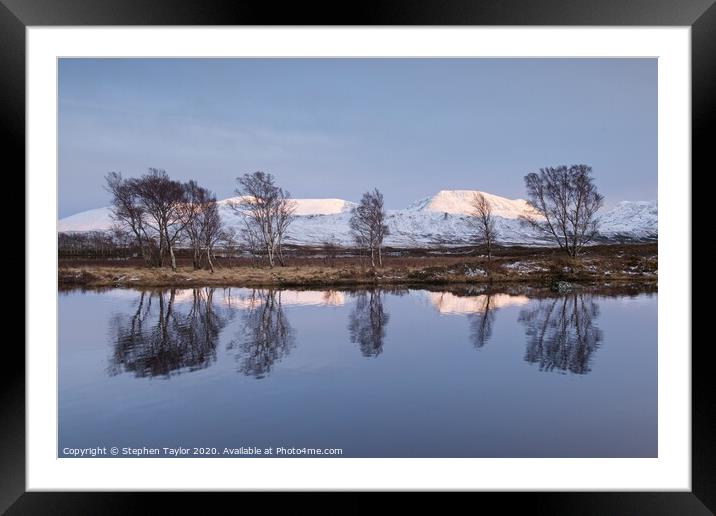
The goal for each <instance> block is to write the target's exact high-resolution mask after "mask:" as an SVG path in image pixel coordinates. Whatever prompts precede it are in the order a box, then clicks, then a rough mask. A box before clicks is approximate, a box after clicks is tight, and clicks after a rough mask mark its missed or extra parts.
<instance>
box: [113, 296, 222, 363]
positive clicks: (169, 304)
mask: <svg viewBox="0 0 716 516" xmlns="http://www.w3.org/2000/svg"><path fill="white" fill-rule="evenodd" d="M214 290H215V289H213V288H205V289H186V290H177V289H172V290H169V291H155V292H144V291H142V292H140V293H139V298H138V300H137V306H136V309H135V311H134V313H131V314H119V315H115V316H114V317H113V318H112V320H111V322H110V328H111V334H112V339H113V342H114V346H113V354H112V356H111V357H110V360H109V368H108V372H109V374H110V375H112V376H114V375H117V374H120V373H122V372H131V373H134V375H135V376H137V377H153V376H167V377H168V376H171V375H172V374H174V373H178V372H179V371H181V370H184V369H187V370H190V371H192V370H196V369H202V368H205V367H207V366H208V365H210V364H211V363H212V362H213V361H214V360H216V345H217V342H218V340H219V334H220V332H221V330H222V328H223V327H224V326H225V325H226V322H227V320H228V317H229V314H226V313H224V311H223V310H220V309H217V308H216V307H215V306H214V301H213V296H214ZM187 306H188V309H187Z"/></svg>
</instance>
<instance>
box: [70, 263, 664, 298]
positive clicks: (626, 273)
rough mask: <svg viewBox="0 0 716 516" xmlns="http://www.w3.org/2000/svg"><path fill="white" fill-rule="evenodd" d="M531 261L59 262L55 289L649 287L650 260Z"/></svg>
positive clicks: (653, 274) (653, 271)
mask: <svg viewBox="0 0 716 516" xmlns="http://www.w3.org/2000/svg"><path fill="white" fill-rule="evenodd" d="M564 263H566V262H565V261H564V260H562V261H559V262H557V263H544V262H542V261H536V260H501V261H500V262H493V263H492V264H487V263H486V262H465V263H456V264H449V265H425V266H386V267H385V268H383V269H376V270H375V271H373V270H371V269H369V268H363V267H360V266H355V265H343V266H335V267H327V266H310V265H299V266H288V267H275V268H273V269H270V268H268V267H257V266H236V267H231V268H228V267H222V268H217V269H216V272H215V273H213V274H212V273H210V272H209V271H206V270H193V269H192V268H191V267H187V266H183V267H179V268H178V269H177V272H172V270H171V269H169V268H161V269H159V268H148V267H127V266H124V267H123V266H116V265H107V264H101V265H81V266H72V265H68V264H62V263H61V264H60V265H59V268H58V287H59V289H61V290H66V289H72V288H88V287H89V288H92V287H119V288H132V287H137V288H147V287H149V288H177V287H179V288H184V287H248V288H251V287H256V288H284V287H303V288H313V287H381V286H386V287H395V286H405V285H457V284H461V285H482V286H484V285H499V284H504V285H511V284H514V285H518V284H531V285H539V286H543V287H550V286H552V285H556V284H558V283H560V282H564V283H574V284H578V285H584V286H589V285H598V284H605V283H606V284H628V283H631V284H643V285H647V286H655V285H656V284H657V283H658V271H657V268H656V262H655V260H653V259H652V260H646V261H644V260H642V262H640V263H638V264H636V265H634V264H632V265H629V263H631V262H627V263H625V264H622V266H621V267H615V264H614V263H613V262H610V263H606V262H603V261H600V260H596V261H595V260H591V261H579V262H574V263H571V264H569V265H564Z"/></svg>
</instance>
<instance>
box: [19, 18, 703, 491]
mask: <svg viewBox="0 0 716 516" xmlns="http://www.w3.org/2000/svg"><path fill="white" fill-rule="evenodd" d="M27 44H28V45H27V79H28V81H27V102H28V107H27V200H28V207H27V223H28V230H29V231H28V234H27V256H28V261H29V274H28V277H27V288H28V296H27V303H28V304H27V489H28V490H30V491H35V490H50V489H53V490H57V489H59V490H130V489H131V490H147V489H153V490H179V489H197V490H230V489H319V488H320V489H427V488H431V489H484V490H505V489H519V490H637V489H638V490H665V489H670V490H685V491H688V490H690V486H691V474H690V435H691V426H690V420H691V399H690V359H691V357H690V355H691V351H690V343H691V338H690V248H691V242H690V234H691V232H690V216H689V207H690V171H691V161H690V148H691V134H690V127H691V126H690V120H691V118H690V109H691V105H690V29H689V28H688V27H673V28H651V27H649V28H645V27H643V28H601V27H590V28H536V27H529V28H497V27H493V28H407V27H401V28H223V27H222V28H218V27H212V28H151V27H146V28H119V27H108V28H98V27H94V28H63V27H57V28H45V27H41V28H40V27H32V28H28V32H27ZM88 55H91V56H177V57H181V56H346V57H347V56H416V57H419V56H494V57H497V56H515V57H516V56H523V57H531V56H534V57H545V56H558V57H567V56H574V57H589V56H591V57H604V56H639V57H644V56H654V57H658V58H659V208H660V213H659V215H660V222H659V233H660V234H659V238H660V241H661V242H660V246H659V249H660V251H659V262H660V263H659V269H660V279H659V290H660V294H661V295H660V299H659V350H658V352H659V368H658V371H659V418H658V420H659V458H658V459H268V460H267V459H234V460H231V459H133V460H128V459H124V460H118V459H57V458H56V453H57V450H56V428H57V406H56V394H57V393H56V387H55V386H56V381H57V373H56V371H57V367H56V366H57V363H56V354H55V345H56V332H55V328H56V323H57V320H56V319H57V316H56V313H57V312H56V303H57V295H56V285H57V276H56V263H55V260H56V252H55V251H56V232H55V231H56V220H57V203H56V192H57V184H56V174H55V171H56V169H57V160H56V155H57V152H56V151H57V147H56V142H57V138H56V137H57V135H56V127H57V124H56V121H57V97H56V87H57V84H56V80H57V79H56V60H57V57H58V56H88Z"/></svg>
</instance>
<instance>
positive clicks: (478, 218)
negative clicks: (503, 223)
mask: <svg viewBox="0 0 716 516" xmlns="http://www.w3.org/2000/svg"><path fill="white" fill-rule="evenodd" d="M470 204H471V205H472V214H471V215H472V222H473V224H474V226H475V238H476V240H477V242H478V243H479V244H481V245H484V246H485V251H486V252H487V261H488V262H489V261H491V260H492V246H493V244H494V243H495V239H496V236H497V233H496V230H495V217H494V216H493V215H492V206H491V205H490V202H489V201H488V200H487V198H486V197H485V196H484V195H483V194H482V193H481V192H475V193H474V194H473V196H472V199H471V201H470Z"/></svg>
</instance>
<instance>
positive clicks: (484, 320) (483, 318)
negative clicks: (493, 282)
mask: <svg viewBox="0 0 716 516" xmlns="http://www.w3.org/2000/svg"><path fill="white" fill-rule="evenodd" d="M478 299H479V302H480V305H479V307H478V310H477V311H476V312H475V313H473V314H471V315H470V340H471V341H472V344H473V346H475V348H477V349H480V348H481V347H483V346H484V345H485V344H486V343H487V341H488V340H490V337H491V336H492V326H493V325H494V323H495V307H494V306H493V295H492V294H485V295H482V296H478Z"/></svg>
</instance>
